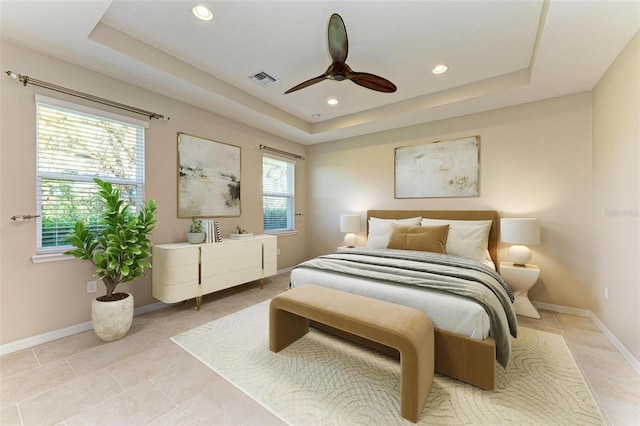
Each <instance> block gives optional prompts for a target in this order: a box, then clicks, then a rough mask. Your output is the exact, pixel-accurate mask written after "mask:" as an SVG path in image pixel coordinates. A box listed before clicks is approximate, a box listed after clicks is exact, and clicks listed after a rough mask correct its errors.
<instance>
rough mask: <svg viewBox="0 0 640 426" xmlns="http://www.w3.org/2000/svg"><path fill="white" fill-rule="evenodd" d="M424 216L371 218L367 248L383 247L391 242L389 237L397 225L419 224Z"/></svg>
mask: <svg viewBox="0 0 640 426" xmlns="http://www.w3.org/2000/svg"><path fill="white" fill-rule="evenodd" d="M420 219H422V217H420V216H418V217H412V218H409V219H379V218H377V217H371V218H369V235H368V236H367V248H370V249H383V248H385V247H386V246H387V244H388V243H389V237H390V236H391V232H392V230H393V226H395V225H403V226H419V225H420Z"/></svg>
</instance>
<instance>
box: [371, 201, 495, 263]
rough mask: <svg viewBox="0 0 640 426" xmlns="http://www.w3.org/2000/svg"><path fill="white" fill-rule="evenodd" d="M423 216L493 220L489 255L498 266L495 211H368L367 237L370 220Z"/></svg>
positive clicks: (430, 217)
mask: <svg viewBox="0 0 640 426" xmlns="http://www.w3.org/2000/svg"><path fill="white" fill-rule="evenodd" d="M417 216H422V217H425V218H429V219H452V220H491V221H492V222H493V223H492V225H491V231H490V232H489V254H490V255H491V260H493V263H494V264H495V265H498V235H499V229H498V228H499V221H498V212H497V211H495V210H367V235H368V234H369V218H370V217H377V218H380V219H407V218H410V217H417Z"/></svg>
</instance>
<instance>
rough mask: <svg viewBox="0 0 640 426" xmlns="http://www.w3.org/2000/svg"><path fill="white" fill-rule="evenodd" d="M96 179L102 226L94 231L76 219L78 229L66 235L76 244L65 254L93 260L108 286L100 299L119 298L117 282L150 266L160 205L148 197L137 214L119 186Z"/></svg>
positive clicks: (142, 274)
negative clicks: (115, 291)
mask: <svg viewBox="0 0 640 426" xmlns="http://www.w3.org/2000/svg"><path fill="white" fill-rule="evenodd" d="M94 181H95V182H96V184H97V185H98V186H99V187H100V192H99V197H100V201H101V202H102V204H103V205H104V207H105V211H104V213H103V215H102V217H101V218H100V225H101V226H100V229H99V230H97V231H92V230H91V229H89V228H87V227H86V225H85V224H84V222H83V221H82V220H78V221H76V224H75V232H74V233H73V234H72V235H71V236H70V237H69V238H67V242H69V243H71V245H73V247H74V248H73V249H71V250H68V251H66V252H65V254H69V255H71V256H74V257H76V258H78V259H86V260H89V261H91V263H93V264H94V266H95V267H96V270H95V272H94V276H97V277H99V278H100V279H101V280H102V282H104V285H105V286H106V288H107V294H106V295H105V296H102V297H99V298H98V299H99V300H101V301H110V300H118V299H119V297H117V296H114V290H115V288H116V286H117V285H118V284H120V283H125V282H128V281H133V280H135V279H136V278H138V277H141V276H144V268H151V263H149V261H148V260H147V259H149V258H150V257H151V252H150V248H151V241H149V238H148V235H149V234H150V233H151V232H152V231H153V230H154V229H155V228H156V224H157V221H156V219H155V213H156V210H157V207H158V206H157V205H156V203H155V201H153V200H149V201H147V202H145V203H144V205H142V206H141V207H140V210H139V212H138V213H137V214H134V213H132V212H131V211H130V210H129V205H128V204H126V203H125V202H124V200H122V199H121V198H120V190H119V189H118V188H114V187H113V186H112V185H111V183H109V182H105V181H102V180H100V179H98V178H96V179H94Z"/></svg>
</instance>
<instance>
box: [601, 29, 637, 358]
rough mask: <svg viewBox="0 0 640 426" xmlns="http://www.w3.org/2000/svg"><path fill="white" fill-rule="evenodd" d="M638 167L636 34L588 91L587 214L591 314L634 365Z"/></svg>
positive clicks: (635, 355)
mask: <svg viewBox="0 0 640 426" xmlns="http://www.w3.org/2000/svg"><path fill="white" fill-rule="evenodd" d="M639 166H640V33H637V34H636V35H635V37H634V38H633V39H632V40H631V41H630V42H629V44H628V45H627V47H626V48H625V49H624V50H623V51H622V53H621V54H620V55H619V56H618V58H617V59H616V61H615V62H614V63H613V64H612V65H611V66H610V67H609V70H608V71H607V72H606V74H605V75H604V77H603V78H602V79H601V80H600V82H599V83H598V85H597V86H596V88H595V89H594V91H593V210H592V212H593V213H592V214H593V241H594V244H593V249H592V252H593V305H592V311H593V312H594V313H595V314H596V315H597V316H598V318H600V319H601V320H602V322H603V323H604V324H605V325H606V326H607V328H609V330H611V331H612V332H613V333H614V334H615V336H616V337H617V338H618V340H620V341H621V342H622V344H623V345H624V346H625V347H626V348H627V349H628V350H629V352H631V354H632V355H633V356H634V357H635V358H636V359H640V321H639V320H638V319H639V318H640V317H639V314H638V312H640V167H639ZM605 287H607V288H608V291H609V298H608V300H607V299H605V297H604V289H605Z"/></svg>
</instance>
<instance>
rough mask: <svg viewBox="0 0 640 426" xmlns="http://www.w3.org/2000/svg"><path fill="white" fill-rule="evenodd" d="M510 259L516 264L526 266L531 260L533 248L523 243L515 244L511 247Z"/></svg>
mask: <svg viewBox="0 0 640 426" xmlns="http://www.w3.org/2000/svg"><path fill="white" fill-rule="evenodd" d="M509 260H510V261H512V262H513V264H514V265H515V266H524V265H526V264H527V262H529V261H530V260H531V250H529V247H527V246H523V245H519V244H516V245H513V246H511V247H510V248H509Z"/></svg>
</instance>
